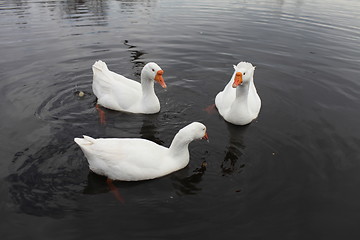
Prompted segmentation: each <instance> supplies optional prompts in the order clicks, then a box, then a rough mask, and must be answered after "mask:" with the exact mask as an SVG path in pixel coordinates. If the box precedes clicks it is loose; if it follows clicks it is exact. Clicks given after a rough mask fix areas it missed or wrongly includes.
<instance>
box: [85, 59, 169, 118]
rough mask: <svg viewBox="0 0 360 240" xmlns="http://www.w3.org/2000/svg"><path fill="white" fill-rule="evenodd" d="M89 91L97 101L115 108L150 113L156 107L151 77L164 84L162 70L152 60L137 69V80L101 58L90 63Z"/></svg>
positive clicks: (156, 100) (157, 101)
mask: <svg viewBox="0 0 360 240" xmlns="http://www.w3.org/2000/svg"><path fill="white" fill-rule="evenodd" d="M92 70H93V84H92V88H93V92H94V94H95V95H96V97H97V98H98V100H97V101H98V104H99V105H101V106H103V107H105V108H109V109H112V110H116V111H125V112H131V113H145V114H152V113H157V112H159V111H160V102H159V99H158V98H157V96H156V95H155V91H154V81H157V82H158V83H159V84H160V85H161V86H162V87H163V88H166V84H165V81H164V79H163V77H162V75H163V73H164V71H163V70H162V69H161V68H160V67H159V66H158V65H157V64H156V63H154V62H150V63H147V64H146V65H145V66H144V67H143V69H142V71H141V84H140V83H139V82H137V81H134V80H131V79H128V78H126V77H124V76H122V75H119V74H117V73H115V72H112V71H110V70H109V69H108V67H107V66H106V63H105V62H103V61H97V62H95V64H94V65H93V66H92Z"/></svg>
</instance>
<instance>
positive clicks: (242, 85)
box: [215, 62, 261, 125]
mask: <svg viewBox="0 0 360 240" xmlns="http://www.w3.org/2000/svg"><path fill="white" fill-rule="evenodd" d="M234 69H235V71H234V74H233V75H232V77H231V79H230V81H229V82H228V84H227V85H226V86H225V88H224V90H223V91H221V92H219V93H218V94H217V95H216V98H215V105H216V107H217V109H218V110H219V113H220V115H221V116H222V117H223V118H224V119H225V120H226V121H227V122H230V123H232V124H235V125H246V124H249V123H250V122H251V121H253V120H254V119H255V118H257V116H258V115H259V112H260V108H261V100H260V97H259V95H258V93H257V91H256V88H255V84H254V78H253V75H254V70H255V67H254V66H253V65H252V64H251V63H248V62H240V63H239V64H238V65H237V66H235V65H234Z"/></svg>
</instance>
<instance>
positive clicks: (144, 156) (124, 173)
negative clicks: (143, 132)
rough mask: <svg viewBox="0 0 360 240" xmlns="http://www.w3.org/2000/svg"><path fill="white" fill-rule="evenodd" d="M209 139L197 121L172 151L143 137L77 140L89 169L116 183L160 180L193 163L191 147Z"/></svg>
mask: <svg viewBox="0 0 360 240" xmlns="http://www.w3.org/2000/svg"><path fill="white" fill-rule="evenodd" d="M201 138H205V139H207V134H206V127H205V126H204V125H203V124H202V123H198V122H193V123H191V124H189V125H187V126H185V127H184V128H182V129H180V130H179V132H178V133H177V134H176V135H175V137H174V139H173V141H172V143H171V145H170V147H169V148H167V147H164V146H161V145H158V144H156V143H154V142H152V141H149V140H146V139H140V138H98V139H94V138H91V137H88V136H83V138H75V139H74V141H75V142H76V143H77V144H78V145H79V146H80V148H81V150H82V151H83V152H84V155H85V157H86V158H87V160H88V162H89V168H90V169H91V170H92V171H93V172H95V173H97V174H99V175H103V176H107V177H108V178H109V179H112V180H122V181H139V180H147V179H153V178H158V177H161V176H164V175H167V174H169V173H172V172H174V171H177V170H179V169H182V168H184V167H185V166H186V165H187V164H188V163H189V157H190V155H189V150H188V145H189V143H190V142H192V141H193V140H195V139H201Z"/></svg>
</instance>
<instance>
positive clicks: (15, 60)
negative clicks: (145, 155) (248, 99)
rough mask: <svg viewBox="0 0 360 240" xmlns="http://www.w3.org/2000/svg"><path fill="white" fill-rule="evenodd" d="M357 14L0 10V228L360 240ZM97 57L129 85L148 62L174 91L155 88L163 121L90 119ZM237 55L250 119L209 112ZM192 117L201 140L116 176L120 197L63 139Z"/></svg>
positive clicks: (168, 2) (14, 4) (298, 8)
mask: <svg viewBox="0 0 360 240" xmlns="http://www.w3.org/2000/svg"><path fill="white" fill-rule="evenodd" d="M358 9H360V2H359V1H357V0H343V1H341V0H311V1H310V0H255V1H246V0H225V1H215V0H201V1H189V0H185V1H180V0H158V1H156V0H126V1H120V0H118V1H115V0H109V1H105V0H104V1H101V0H88V1H87V0H67V1H51V0H49V1H41V0H39V1H37V0H8V1H0V23H1V28H0V56H1V58H0V92H1V94H0V107H1V113H2V114H1V116H2V117H1V119H0V127H1V137H0V151H1V162H0V178H1V181H0V203H1V204H0V214H1V218H2V223H1V224H0V233H1V235H2V236H5V238H4V239H24V238H29V237H30V238H31V239H80V238H84V239H110V238H111V239H220V238H221V239H230V238H232V239H234V238H242V239H340V238H342V239H359V238H360V230H359V222H360V157H359V148H360V127H359V119H360V111H359V105H360V98H359V91H360V81H359V76H360V67H359V66H360V48H359V45H360V40H359V39H360V15H359V11H358ZM99 59H101V60H103V61H105V62H106V63H107V64H108V66H109V68H110V69H111V70H113V71H115V72H119V73H122V74H123V75H125V76H127V77H129V78H133V79H136V80H139V78H140V71H141V69H142V67H143V66H144V65H145V64H146V63H147V62H149V61H155V62H156V63H158V64H159V65H160V66H161V67H162V69H164V71H165V74H164V79H165V81H166V83H167V86H168V88H167V89H166V90H164V89H162V88H161V87H160V86H159V85H156V86H155V91H156V93H157V96H158V97H159V100H160V103H161V111H160V113H158V114H154V115H134V114H127V113H121V112H115V111H110V110H105V112H106V120H107V122H106V124H105V125H102V124H100V123H99V116H98V113H97V111H96V109H95V100H96V98H95V96H94V94H93V92H92V89H91V83H92V71H91V65H92V64H93V63H94V62H95V61H96V60H99ZM240 61H249V62H251V63H252V64H253V65H256V71H255V74H254V81H255V85H256V87H257V90H258V93H259V95H260V97H261V99H262V109H261V111H260V114H259V117H258V118H257V119H256V120H255V121H254V122H253V123H251V124H250V125H248V126H234V125H231V124H228V123H227V122H225V121H224V120H223V119H222V118H221V117H220V116H219V114H218V112H217V111H216V110H215V111H212V112H207V111H205V110H204V109H206V108H207V107H208V106H210V105H212V104H213V103H214V99H215V95H216V94H217V93H218V92H219V91H220V90H222V89H223V87H224V86H225V84H226V83H227V82H228V81H229V79H230V77H231V75H232V73H233V67H232V65H234V64H237V63H238V62H240ZM79 91H83V92H84V93H85V96H84V97H79V96H78V93H79ZM192 121H200V122H202V123H204V124H205V125H206V126H207V128H208V134H209V138H210V142H209V143H207V142H206V141H196V142H193V143H191V145H190V148H189V149H190V155H191V158H190V163H189V165H188V166H187V167H186V168H184V169H182V170H180V171H178V172H175V173H173V174H170V175H168V176H165V177H162V178H159V179H155V180H151V181H142V182H128V183H126V182H116V183H115V185H116V187H117V188H118V190H119V191H120V193H121V196H122V197H123V199H124V202H123V203H121V202H119V201H118V200H117V199H116V198H115V197H114V195H113V194H112V192H111V191H109V188H108V186H107V185H106V181H105V178H104V177H101V176H97V175H95V174H93V173H90V172H89V167H88V164H87V161H86V159H85V157H84V155H83V153H82V152H81V150H80V149H79V147H78V146H77V145H76V144H75V143H74V142H73V138H74V137H79V136H81V135H83V134H86V135H89V136H92V137H141V138H146V139H150V140H152V141H155V142H157V143H159V144H162V145H164V146H169V144H170V143H171V140H172V138H173V136H174V135H175V133H176V132H177V131H178V130H179V129H180V128H182V127H183V126H185V125H186V124H188V123H190V122H192ZM203 162H206V163H207V167H206V169H203V170H202V171H199V169H200V167H201V165H202V163H203Z"/></svg>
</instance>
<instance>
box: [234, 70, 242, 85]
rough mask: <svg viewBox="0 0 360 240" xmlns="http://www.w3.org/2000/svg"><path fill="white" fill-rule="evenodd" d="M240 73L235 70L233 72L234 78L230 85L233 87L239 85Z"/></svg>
mask: <svg viewBox="0 0 360 240" xmlns="http://www.w3.org/2000/svg"><path fill="white" fill-rule="evenodd" d="M242 81H243V80H242V73H241V72H237V73H236V74H235V78H234V83H233V85H232V87H233V88H236V87H237V86H239V85H240V84H241V83H242Z"/></svg>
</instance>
